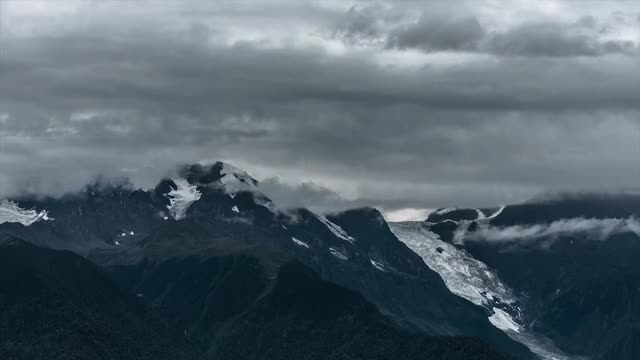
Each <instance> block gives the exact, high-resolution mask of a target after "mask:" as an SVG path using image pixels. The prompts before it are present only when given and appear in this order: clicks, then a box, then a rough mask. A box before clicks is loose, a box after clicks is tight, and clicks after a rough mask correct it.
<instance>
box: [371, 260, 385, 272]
mask: <svg viewBox="0 0 640 360" xmlns="http://www.w3.org/2000/svg"><path fill="white" fill-rule="evenodd" d="M369 262H370V263H371V265H373V267H375V268H376V269H378V270H380V271H382V272H387V269H385V268H384V265H382V263H379V262H377V261H375V260H373V259H369Z"/></svg>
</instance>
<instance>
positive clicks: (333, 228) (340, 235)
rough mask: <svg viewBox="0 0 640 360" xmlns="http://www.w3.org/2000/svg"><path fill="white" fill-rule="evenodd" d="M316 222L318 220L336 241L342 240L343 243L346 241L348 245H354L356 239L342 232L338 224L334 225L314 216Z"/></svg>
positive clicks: (321, 217) (323, 218) (318, 216)
mask: <svg viewBox="0 0 640 360" xmlns="http://www.w3.org/2000/svg"><path fill="white" fill-rule="evenodd" d="M314 215H315V216H316V217H317V218H318V220H320V221H321V222H322V223H323V224H324V225H325V226H326V227H327V228H328V229H329V230H330V231H331V233H333V235H335V236H336V237H337V238H338V239H342V240H344V241H348V242H350V243H352V244H353V243H354V242H355V241H356V239H354V238H353V237H351V236H349V234H347V232H346V231H344V230H343V229H342V228H341V227H340V226H339V225H338V224H334V223H332V222H331V221H329V219H327V218H326V217H324V216H321V215H316V214H314Z"/></svg>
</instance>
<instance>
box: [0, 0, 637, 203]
mask: <svg viewBox="0 0 640 360" xmlns="http://www.w3.org/2000/svg"><path fill="white" fill-rule="evenodd" d="M527 4H528V5H525V4H524V3H520V2H509V4H508V6H505V7H502V8H499V9H498V8H495V7H494V6H492V5H491V2H490V1H486V2H485V1H454V2H437V1H435V2H427V3H424V2H414V1H382V2H378V3H376V4H375V5H371V3H369V2H338V1H335V2H334V1H322V2H315V1H311V2H299V1H289V0H278V1H274V2H269V4H266V3H265V2H258V1H238V2H233V3H226V2H208V1H163V2H155V1H148V2H136V3H133V4H126V5H124V4H123V3H122V2H120V1H101V2H86V1H68V2H53V3H52V2H48V1H36V0H34V1H28V2H27V1H20V0H15V1H11V0H9V1H2V2H0V79H1V80H0V169H2V171H1V172H0V194H4V195H11V194H14V193H16V192H18V191H21V190H24V189H25V188H26V189H28V190H31V191H38V192H47V193H60V192H64V191H70V190H73V189H75V188H77V187H78V186H81V185H82V184H83V183H85V182H87V181H89V179H91V178H92V177H93V176H95V175H96V174H98V173H106V174H108V175H111V176H128V177H131V178H132V179H133V181H134V182H135V183H136V184H137V185H140V186H151V185H152V184H153V183H154V182H155V181H156V180H157V178H158V177H160V176H161V175H163V174H164V173H166V172H167V171H170V169H172V168H174V167H175V166H176V165H177V164H179V163H185V162H194V161H211V160H217V159H221V160H226V161H229V162H232V163H234V164H236V165H238V166H240V167H242V168H244V169H245V170H247V171H248V172H250V173H251V174H252V175H254V177H256V178H259V179H263V180H265V181H264V182H265V186H271V187H272V188H273V189H272V191H273V192H274V193H275V192H278V191H279V192H280V194H283V195H282V196H281V197H282V198H286V197H289V198H290V199H288V200H285V201H286V202H288V203H291V204H300V205H312V206H315V207H317V208H328V209H330V208H336V207H337V208H341V207H343V206H347V205H374V206H381V207H384V208H385V209H386V210H389V211H394V210H401V209H405V208H416V209H421V208H437V207H446V206H450V205H457V206H489V205H494V204H498V203H504V202H511V201H517V200H521V199H524V198H527V197H529V196H531V195H533V194H536V193H539V192H544V191H562V190H567V189H580V190H585V189H586V190H594V189H595V190H600V189H603V188H606V189H607V190H610V189H623V188H629V187H636V186H637V184H638V180H640V167H639V166H637V165H638V163H637V159H638V155H640V142H639V141H638V139H640V122H639V121H638V119H640V116H639V115H640V72H639V71H637V70H638V66H640V59H639V57H638V39H640V30H639V28H640V22H638V15H639V14H640V8H639V6H637V4H635V3H632V2H607V3H604V2H581V3H580V4H579V5H578V4H576V3H575V2H570V1H567V2H564V1H541V2H536V4H535V5H534V6H531V4H529V3H527Z"/></svg>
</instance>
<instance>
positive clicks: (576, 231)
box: [465, 218, 640, 244]
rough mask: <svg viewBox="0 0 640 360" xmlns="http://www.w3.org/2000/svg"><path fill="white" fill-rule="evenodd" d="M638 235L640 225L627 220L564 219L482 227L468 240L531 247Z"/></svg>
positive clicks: (468, 237) (630, 219)
mask: <svg viewBox="0 0 640 360" xmlns="http://www.w3.org/2000/svg"><path fill="white" fill-rule="evenodd" d="M622 233H635V234H636V235H638V236H639V237H640V222H638V219H636V218H627V219H616V218H610V219H585V218H575V219H563V220H558V221H554V222H552V223H549V224H535V225H526V226H525V225H516V226H507V227H497V226H485V227H483V226H481V227H479V228H478V231H475V232H473V233H470V234H467V235H466V236H465V240H471V241H489V242H501V243H509V242H517V243H520V244H521V243H530V242H535V241H538V240H550V241H553V240H555V239H557V238H559V237H563V236H574V235H581V236H585V237H587V238H592V239H594V240H604V239H607V238H609V237H610V236H612V235H616V234H622Z"/></svg>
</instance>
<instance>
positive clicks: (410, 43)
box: [387, 14, 485, 51]
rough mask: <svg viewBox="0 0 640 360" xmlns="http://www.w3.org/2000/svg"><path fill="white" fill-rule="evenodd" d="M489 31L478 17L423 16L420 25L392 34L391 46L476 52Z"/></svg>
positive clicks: (402, 27) (388, 41) (406, 26)
mask: <svg viewBox="0 0 640 360" xmlns="http://www.w3.org/2000/svg"><path fill="white" fill-rule="evenodd" d="M484 36H485V30H484V28H483V27H482V25H480V22H478V19H476V18H475V17H460V18H457V17H452V18H446V17H440V16H428V15H427V14H423V15H422V16H421V17H420V19H418V21H417V22H415V23H412V24H409V25H403V26H400V27H398V28H396V29H394V30H393V31H391V33H390V34H389V35H388V38H387V46H389V47H395V48H399V49H407V48H418V49H422V50H425V51H438V50H452V51H464V50H470V51H474V50H476V48H477V45H478V43H479V42H480V41H481V40H482V39H483V38H484Z"/></svg>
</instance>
